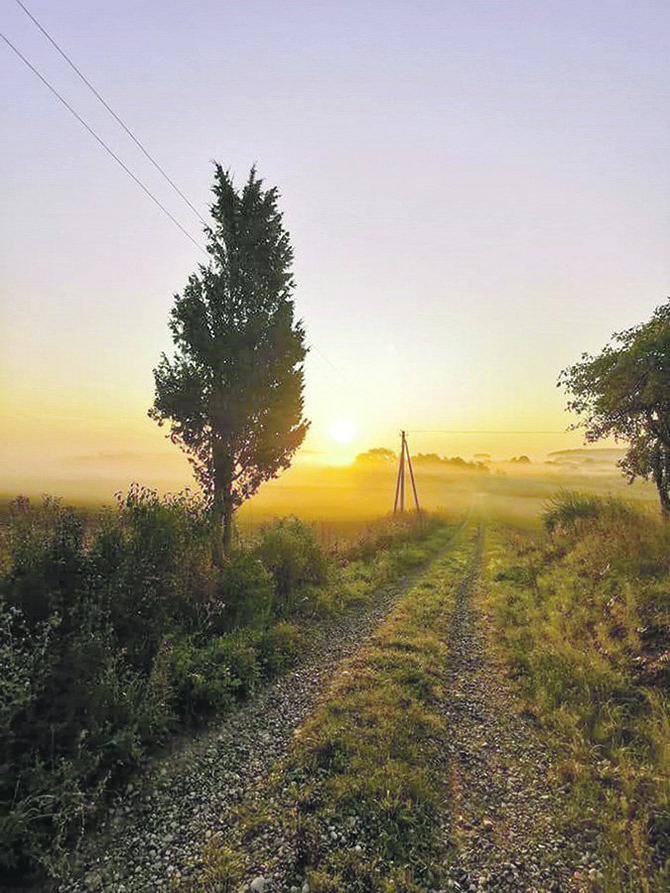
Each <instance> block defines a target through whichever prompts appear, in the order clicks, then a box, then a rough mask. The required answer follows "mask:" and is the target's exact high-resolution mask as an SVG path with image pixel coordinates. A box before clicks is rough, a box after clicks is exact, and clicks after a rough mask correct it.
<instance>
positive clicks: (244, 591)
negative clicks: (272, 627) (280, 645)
mask: <svg viewBox="0 0 670 893" xmlns="http://www.w3.org/2000/svg"><path fill="white" fill-rule="evenodd" d="M217 591H218V596H219V602H218V604H219V605H220V609H219V611H217V613H216V615H214V616H212V618H211V621H210V629H211V630H212V631H213V632H214V633H222V632H225V631H226V630H231V629H238V628H239V627H242V626H246V627H255V628H262V627H265V626H266V625H267V623H268V622H269V620H270V617H271V611H272V603H273V579H272V577H271V576H270V573H269V572H268V570H266V569H265V567H264V566H263V564H262V563H261V561H260V560H259V559H258V558H256V557H255V556H254V555H252V554H250V553H249V552H245V551H238V552H234V553H233V554H232V555H231V556H230V558H229V559H228V561H227V562H226V563H225V565H224V566H223V567H222V568H221V569H220V571H219V580H218V587H217Z"/></svg>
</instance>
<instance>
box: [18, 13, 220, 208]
mask: <svg viewBox="0 0 670 893" xmlns="http://www.w3.org/2000/svg"><path fill="white" fill-rule="evenodd" d="M16 2H17V3H18V5H19V6H20V7H21V9H22V10H23V11H24V12H25V14H26V15H27V16H28V18H29V19H30V20H31V21H32V22H33V23H34V24H35V25H36V26H37V27H38V28H39V30H40V31H41V32H42V34H44V36H45V37H46V39H47V40H48V41H49V43H50V44H51V45H52V46H53V47H55V49H56V50H57V51H58V52H59V53H60V55H61V56H62V57H63V59H65V61H66V62H67V64H68V65H69V66H70V68H71V69H72V70H73V71H74V72H75V73H76V74H77V75H78V77H79V78H81V80H82V81H83V82H84V83H85V84H86V86H87V87H88V89H89V90H90V91H91V92H92V93H93V95H94V96H95V97H96V98H97V99H98V100H99V101H100V102H101V103H102V105H103V106H104V107H105V108H106V109H107V111H108V112H109V114H110V115H111V116H112V117H113V118H114V120H115V121H116V122H117V124H119V125H120V126H121V127H122V128H123V130H124V131H125V132H126V133H127V134H128V136H129V137H130V138H131V140H132V141H133V142H134V143H135V145H136V146H137V148H138V149H139V150H140V152H142V154H143V155H144V156H145V157H146V158H148V159H149V161H150V162H151V163H152V164H153V166H154V167H155V168H156V170H157V171H159V172H160V173H161V174H162V176H163V177H164V178H165V179H166V180H167V182H168V183H169V184H170V186H171V187H172V188H173V189H174V191H175V192H176V193H177V195H178V196H179V197H180V198H181V199H183V201H184V202H186V204H187V205H188V206H189V208H190V209H191V210H192V211H193V213H194V214H195V215H196V217H197V218H198V219H199V220H200V222H201V223H202V224H203V225H204V226H207V221H206V220H205V219H204V217H203V216H202V215H201V213H200V211H198V209H197V208H196V207H195V205H193V204H192V203H191V202H190V201H189V199H188V198H187V197H186V196H185V195H184V193H183V192H182V191H181V189H180V188H179V187H178V186H177V184H176V183H175V182H174V181H173V180H171V179H170V177H169V176H168V175H167V174H166V172H165V171H164V170H163V168H162V167H161V166H160V164H159V163H158V162H157V161H156V159H155V158H154V157H153V156H152V155H151V154H150V153H149V151H148V150H147V149H145V148H144V146H143V145H142V143H141V142H140V140H139V139H138V138H137V137H136V136H135V134H134V133H133V132H132V130H131V129H130V128H129V127H128V125H127V124H126V123H125V122H124V121H123V120H122V119H121V118H120V117H119V116H118V115H117V114H116V112H115V111H114V109H113V108H112V107H111V106H110V105H109V103H108V102H107V101H106V100H105V99H104V98H103V97H102V96H101V95H100V93H99V92H98V91H97V90H96V89H95V87H94V86H93V84H92V83H91V82H90V81H89V80H88V78H87V77H86V76H85V75H84V74H83V73H82V72H81V71H80V69H79V68H77V66H76V65H75V64H74V62H73V61H72V59H70V57H69V56H68V54H67V53H66V52H65V50H63V49H61V47H60V46H59V45H58V44H57V43H56V41H55V40H54V39H53V37H52V36H51V35H50V34H49V32H48V31H47V30H46V28H44V27H43V26H42V25H41V24H40V23H39V22H38V21H37V19H36V18H35V16H34V15H33V14H32V13H31V12H30V10H29V9H28V8H27V7H26V6H24V4H23V3H22V2H21V0H16Z"/></svg>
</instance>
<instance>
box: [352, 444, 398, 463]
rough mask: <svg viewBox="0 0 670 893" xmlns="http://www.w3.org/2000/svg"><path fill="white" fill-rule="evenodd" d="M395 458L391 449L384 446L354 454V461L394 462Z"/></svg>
mask: <svg viewBox="0 0 670 893" xmlns="http://www.w3.org/2000/svg"><path fill="white" fill-rule="evenodd" d="M397 458H398V457H397V456H396V454H395V453H394V452H393V450H389V449H387V448H386V447H373V448H372V449H371V450H366V452H364V453H359V454H358V455H357V456H356V462H372V463H375V462H395V460H396V459H397Z"/></svg>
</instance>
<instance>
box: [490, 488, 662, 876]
mask: <svg viewBox="0 0 670 893" xmlns="http://www.w3.org/2000/svg"><path fill="white" fill-rule="evenodd" d="M543 520H544V524H545V532H544V533H542V532H537V531H536V532H533V533H530V532H527V533H522V532H519V530H515V531H507V532H505V530H504V528H502V527H499V528H498V531H497V532H494V533H493V535H492V536H491V538H490V548H489V577H490V586H489V589H488V609H489V611H490V613H491V616H492V617H493V620H494V626H495V631H496V637H497V641H498V644H499V647H500V648H501V650H502V654H503V656H504V658H505V661H506V663H507V665H508V667H509V672H510V675H511V676H512V677H513V678H514V679H516V681H517V684H518V686H519V689H520V692H521V693H522V695H523V698H524V699H525V704H526V709H527V710H528V711H529V712H530V713H531V714H532V715H533V716H534V717H535V718H536V720H537V722H538V724H540V725H541V726H542V727H543V728H545V729H546V730H547V731H548V733H549V736H550V741H551V743H552V744H553V745H554V746H555V747H556V749H557V753H558V754H559V756H560V758H559V762H558V764H557V765H558V768H557V774H558V780H559V781H560V783H561V784H563V785H567V786H568V787H569V790H570V795H569V797H568V799H567V801H566V803H565V814H564V816H563V820H564V821H565V822H566V824H567V826H568V827H569V828H580V829H581V831H582V832H583V833H586V834H587V835H589V834H591V835H592V836H593V839H594V841H601V849H602V852H601V857H602V858H603V860H604V870H603V877H602V878H601V879H600V880H599V881H598V886H597V887H596V889H598V890H601V891H603V893H640V891H643V893H654V891H658V890H661V889H667V888H668V886H670V710H669V707H670V702H669V699H668V683H669V682H670V651H669V650H668V649H670V548H669V547H670V529H669V528H668V526H667V525H666V524H664V523H663V522H661V521H660V520H657V519H655V518H653V517H652V516H651V515H649V514H646V513H644V512H641V511H640V510H639V509H636V508H634V507H632V506H631V505H629V504H627V503H625V502H622V501H620V500H617V499H613V498H611V497H605V498H598V497H593V496H592V495H588V496H587V495H582V494H579V493H567V492H564V493H561V494H559V495H558V497H556V498H555V499H554V500H553V501H552V503H551V504H549V505H548V506H547V507H546V511H545V514H544V519H543Z"/></svg>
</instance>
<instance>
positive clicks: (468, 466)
mask: <svg viewBox="0 0 670 893" xmlns="http://www.w3.org/2000/svg"><path fill="white" fill-rule="evenodd" d="M397 461H398V456H397V454H396V453H394V452H393V450H389V449H387V448H386V447H373V448H372V449H370V450H367V451H366V452H364V453H359V454H358V455H357V456H356V462H357V463H360V464H362V465H364V464H371V465H374V464H384V463H392V462H397ZM528 461H530V460H528ZM412 463H413V464H414V465H424V466H436V467H442V468H452V469H459V470H460V471H476V472H478V473H480V474H481V473H483V474H487V473H488V471H489V467H488V465H487V464H486V463H485V462H481V461H479V460H475V461H474V462H469V461H468V460H467V459H463V458H462V457H461V456H452V457H450V458H449V457H447V456H438V454H437V453H416V454H415V455H414V456H412Z"/></svg>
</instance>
